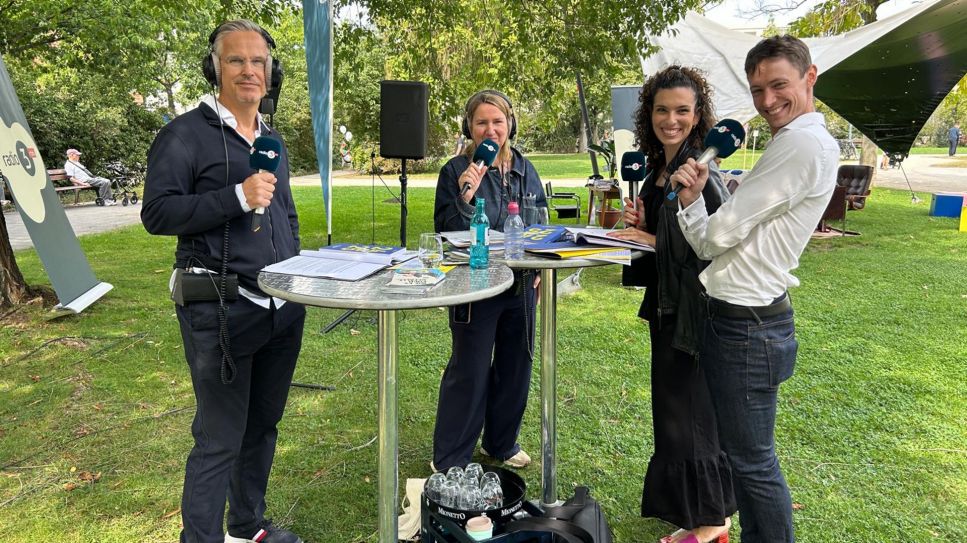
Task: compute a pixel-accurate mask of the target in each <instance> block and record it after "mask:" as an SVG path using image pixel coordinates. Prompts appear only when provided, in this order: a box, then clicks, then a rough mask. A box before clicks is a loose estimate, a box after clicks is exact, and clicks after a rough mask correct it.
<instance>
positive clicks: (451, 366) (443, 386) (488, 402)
mask: <svg viewBox="0 0 967 543" xmlns="http://www.w3.org/2000/svg"><path fill="white" fill-rule="evenodd" d="M533 277H534V276H533V275H532V274H525V275H524V276H523V279H519V280H518V285H515V286H518V287H520V288H518V289H515V288H511V289H510V290H508V291H506V292H504V293H501V294H498V295H497V296H494V297H493V298H488V299H486V300H482V301H479V302H473V303H471V304H463V305H458V306H456V307H451V308H450V332H451V334H452V337H453V348H452V354H451V355H450V361H449V363H448V364H447V368H446V371H444V373H443V379H442V381H441V382H440V400H439V403H438V404H437V417H436V427H435V429H434V431H433V464H434V466H435V467H436V468H437V470H440V471H444V470H446V469H448V468H450V467H452V466H460V467H463V466H466V465H467V463H469V462H470V460H471V458H472V457H473V450H474V447H475V446H476V444H477V439H478V438H479V437H480V433H481V431H482V432H483V441H482V442H481V446H482V447H483V448H484V449H485V450H486V451H487V452H488V453H490V454H491V455H493V456H494V457H495V458H497V459H498V460H505V459H507V458H510V457H512V456H514V455H515V454H517V452H518V451H519V450H520V445H518V444H517V435H518V434H519V433H520V425H521V420H522V419H523V418H524V408H525V407H526V406H527V392H528V390H529V388H530V378H531V363H532V360H533V352H534V322H535V318H534V311H535V291H534V288H533V286H534V285H533V283H534V279H533ZM517 290H520V292H519V293H518V292H517Z"/></svg>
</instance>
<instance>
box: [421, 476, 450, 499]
mask: <svg viewBox="0 0 967 543" xmlns="http://www.w3.org/2000/svg"><path fill="white" fill-rule="evenodd" d="M446 482H447V476H446V475H444V474H442V473H434V474H433V475H431V476H430V478H429V479H427V481H426V487H425V488H424V489H423V491H424V492H425V493H426V495H427V497H428V498H430V499H431V500H433V501H435V502H439V501H440V495H441V492H442V491H443V485H444V484H445V483H446Z"/></svg>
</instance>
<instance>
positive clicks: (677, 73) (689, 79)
mask: <svg viewBox="0 0 967 543" xmlns="http://www.w3.org/2000/svg"><path fill="white" fill-rule="evenodd" d="M679 87H686V88H689V89H692V91H694V92H695V112H696V113H697V114H698V118H699V121H698V125H696V126H695V128H694V129H692V131H691V133H689V135H688V138H686V140H685V142H684V144H685V145H688V146H689V147H691V148H692V149H702V141H703V140H704V139H705V134H708V131H709V130H711V129H712V126H713V125H714V124H715V112H714V110H713V108H712V87H710V86H709V84H708V81H706V80H705V77H704V76H703V75H702V74H701V73H699V71H698V70H695V69H693V68H687V67H684V66H669V67H667V68H665V69H664V70H661V71H659V72H658V73H656V74H655V75H653V76H651V77H650V78H648V80H647V81H645V84H644V85H643V86H642V87H641V94H640V95H639V98H638V104H639V105H638V110H637V111H635V142H636V145H638V148H639V149H641V152H642V153H644V154H645V156H646V157H648V165H649V166H648V167H649V169H650V168H656V167H658V165H659V164H664V165H666V166H667V165H668V161H670V160H672V159H674V158H675V157H665V156H664V155H665V147H664V146H663V145H662V143H661V141H659V139H658V136H656V135H655V129H654V127H653V126H652V122H651V112H652V109H653V108H654V107H655V95H656V94H658V91H659V90H662V89H677V88H679Z"/></svg>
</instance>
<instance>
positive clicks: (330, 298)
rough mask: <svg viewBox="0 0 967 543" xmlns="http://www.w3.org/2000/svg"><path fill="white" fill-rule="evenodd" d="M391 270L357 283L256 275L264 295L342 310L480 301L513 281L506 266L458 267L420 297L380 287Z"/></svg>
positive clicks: (385, 308) (279, 274) (508, 285)
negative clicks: (479, 268)
mask: <svg viewBox="0 0 967 543" xmlns="http://www.w3.org/2000/svg"><path fill="white" fill-rule="evenodd" d="M392 273H393V272H392V270H383V271H381V272H379V273H377V274H375V275H372V276H370V277H367V278H365V279H362V280H359V281H337V280H335V279H320V278H316V277H302V276H298V275H288V274H281V273H268V272H261V273H259V287H261V288H262V290H263V291H265V293H266V294H270V295H272V296H276V297H278V298H282V299H283V300H291V301H293V302H298V303H301V304H305V305H314V306H319V307H333V308H341V309H378V310H392V309H419V308H427V307H443V306H450V305H457V304H464V303H468V302H474V301H477V300H483V299H485V298H490V297H491V296H495V295H497V294H500V293H501V292H503V291H505V290H507V289H508V288H510V286H511V285H512V284H513V282H514V275H513V272H511V271H510V269H509V268H508V267H507V266H503V265H500V264H497V263H494V262H492V263H491V264H490V267H489V268H487V269H486V270H471V269H470V267H469V266H457V267H456V268H454V269H452V270H450V271H449V272H447V277H446V279H444V280H443V281H441V282H440V283H438V284H436V285H434V286H433V288H431V289H430V290H429V291H427V292H425V293H423V294H405V293H397V292H390V291H387V290H385V289H384V288H383V286H384V285H385V284H386V283H387V281H389V280H390V275H392Z"/></svg>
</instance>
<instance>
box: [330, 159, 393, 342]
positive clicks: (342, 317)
mask: <svg viewBox="0 0 967 543" xmlns="http://www.w3.org/2000/svg"><path fill="white" fill-rule="evenodd" d="M370 158H372V159H373V160H376V158H375V153H373V156H372V157H370ZM400 161H401V166H400V247H403V248H404V249H405V248H406V215H407V213H408V209H407V207H406V159H405V158H403V159H400ZM373 171H374V172H375V171H376V166H375V164H374V165H373ZM355 312H356V310H355V309H349V310H347V311H345V312H343V314H342V315H339V316H338V317H336V318H335V320H333V321H332V322H330V323H329V324H327V325H326V327H325V328H323V329H322V333H323V334H328V333H329V332H331V331H332V330H333V329H334V328H335V327H337V326H339V325H340V324H342V323H343V322H345V320H346V319H348V318H349V317H350V316H351V315H352V314H353V313H355Z"/></svg>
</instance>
